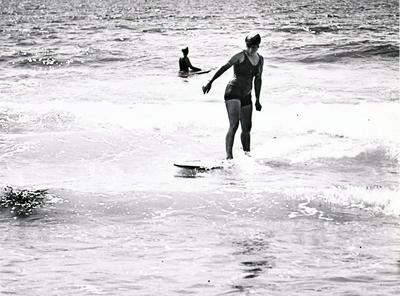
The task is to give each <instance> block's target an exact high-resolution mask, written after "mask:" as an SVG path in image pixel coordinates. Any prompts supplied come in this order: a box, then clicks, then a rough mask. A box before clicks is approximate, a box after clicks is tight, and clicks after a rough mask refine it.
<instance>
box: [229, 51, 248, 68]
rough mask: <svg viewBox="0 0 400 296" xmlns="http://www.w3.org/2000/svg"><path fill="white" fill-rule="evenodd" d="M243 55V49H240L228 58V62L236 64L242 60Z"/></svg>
mask: <svg viewBox="0 0 400 296" xmlns="http://www.w3.org/2000/svg"><path fill="white" fill-rule="evenodd" d="M244 55H245V53H244V50H242V51H240V52H238V53H236V54H234V55H233V56H232V57H231V59H230V60H229V63H230V64H231V65H233V64H236V63H237V62H242V61H243V59H244Z"/></svg>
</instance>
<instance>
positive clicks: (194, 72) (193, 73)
mask: <svg viewBox="0 0 400 296" xmlns="http://www.w3.org/2000/svg"><path fill="white" fill-rule="evenodd" d="M210 71H211V70H202V71H189V72H187V71H179V73H178V76H179V77H182V78H187V77H189V76H193V75H200V74H206V73H209V72H210Z"/></svg>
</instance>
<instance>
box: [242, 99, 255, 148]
mask: <svg viewBox="0 0 400 296" xmlns="http://www.w3.org/2000/svg"><path fill="white" fill-rule="evenodd" d="M252 113H253V105H251V104H250V105H246V106H244V107H242V108H241V110H240V125H241V127H242V133H241V135H240V138H241V140H242V147H243V151H250V131H251V125H252V123H251V116H252Z"/></svg>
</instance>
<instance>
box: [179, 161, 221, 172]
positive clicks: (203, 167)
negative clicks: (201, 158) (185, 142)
mask: <svg viewBox="0 0 400 296" xmlns="http://www.w3.org/2000/svg"><path fill="white" fill-rule="evenodd" d="M174 166H176V167H178V168H181V169H185V170H196V171H210V170H218V169H223V168H224V167H223V166H222V165H211V164H202V163H201V162H193V163H188V162H185V163H174Z"/></svg>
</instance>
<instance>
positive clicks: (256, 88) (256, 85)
mask: <svg viewBox="0 0 400 296" xmlns="http://www.w3.org/2000/svg"><path fill="white" fill-rule="evenodd" d="M260 59H261V65H260V70H259V71H258V73H257V75H256V77H255V78H254V92H255V93H256V103H255V105H256V110H257V111H261V108H262V106H261V104H260V92H261V85H262V79H261V76H262V72H263V67H264V58H263V57H262V56H260Z"/></svg>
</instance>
